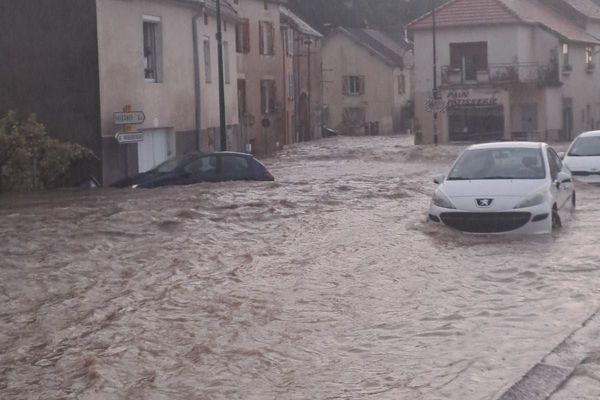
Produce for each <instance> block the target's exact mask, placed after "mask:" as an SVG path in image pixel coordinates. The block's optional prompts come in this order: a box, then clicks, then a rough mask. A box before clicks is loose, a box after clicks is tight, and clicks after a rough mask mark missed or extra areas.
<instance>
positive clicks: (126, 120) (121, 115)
mask: <svg viewBox="0 0 600 400" xmlns="http://www.w3.org/2000/svg"><path fill="white" fill-rule="evenodd" d="M145 120H146V115H145V114H144V112H143V111H130V112H116V113H114V121H115V125H129V124H143V123H144V121H145Z"/></svg>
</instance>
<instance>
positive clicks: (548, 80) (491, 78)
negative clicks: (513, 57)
mask: <svg viewBox="0 0 600 400" xmlns="http://www.w3.org/2000/svg"><path fill="white" fill-rule="evenodd" d="M518 83H535V84H538V85H542V86H554V85H559V84H560V78H559V69H558V63H549V64H546V65H543V64H539V63H520V64H516V63H512V64H488V66H487V68H485V69H475V68H465V69H464V71H463V68H460V67H459V68H455V67H453V66H450V65H446V66H443V67H442V84H443V85H448V86H453V85H478V84H480V85H490V84H491V85H506V84H518Z"/></svg>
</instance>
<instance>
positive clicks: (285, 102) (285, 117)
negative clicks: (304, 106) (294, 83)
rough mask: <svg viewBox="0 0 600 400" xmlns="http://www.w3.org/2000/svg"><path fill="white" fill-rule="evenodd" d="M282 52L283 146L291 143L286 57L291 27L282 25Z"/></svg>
mask: <svg viewBox="0 0 600 400" xmlns="http://www.w3.org/2000/svg"><path fill="white" fill-rule="evenodd" d="M280 29H281V54H283V120H284V124H285V127H284V128H283V132H284V137H283V143H281V145H282V146H283V145H284V144H289V143H288V136H289V132H288V129H289V125H290V123H289V121H288V100H287V98H288V93H287V83H288V79H287V70H286V68H285V67H286V61H287V60H286V57H287V52H286V51H285V45H286V43H289V41H288V40H287V35H289V34H290V29H289V28H288V29H287V30H286V29H285V28H284V27H283V26H281V27H280ZM284 31H285V32H287V35H284V34H283V33H284Z"/></svg>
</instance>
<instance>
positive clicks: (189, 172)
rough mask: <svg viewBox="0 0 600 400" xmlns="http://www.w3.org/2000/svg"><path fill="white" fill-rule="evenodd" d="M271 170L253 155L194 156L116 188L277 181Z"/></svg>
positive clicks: (168, 163) (176, 159)
mask: <svg viewBox="0 0 600 400" xmlns="http://www.w3.org/2000/svg"><path fill="white" fill-rule="evenodd" d="M273 180H275V178H274V177H273V175H271V173H270V172H269V171H268V170H267V168H266V167H265V166H264V165H263V164H261V163H260V162H259V161H258V160H256V159H255V158H254V157H253V156H252V155H250V154H244V153H234V152H217V153H190V154H185V155H181V156H177V157H173V158H170V159H168V160H167V161H165V162H163V163H162V164H160V165H158V166H157V167H154V168H152V169H151V170H150V171H147V172H143V173H141V174H137V175H134V176H132V177H129V178H126V179H123V180H121V181H119V182H116V183H115V184H113V185H112V186H113V187H121V188H123V187H132V188H155V187H161V186H170V185H191V184H194V183H200V182H225V181H273Z"/></svg>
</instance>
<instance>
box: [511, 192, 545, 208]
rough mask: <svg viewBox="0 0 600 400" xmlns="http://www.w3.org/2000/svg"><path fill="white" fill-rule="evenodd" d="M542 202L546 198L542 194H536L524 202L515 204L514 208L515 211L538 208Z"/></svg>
mask: <svg viewBox="0 0 600 400" xmlns="http://www.w3.org/2000/svg"><path fill="white" fill-rule="evenodd" d="M544 201H546V196H545V195H544V193H537V194H534V195H533V196H530V197H528V198H526V199H525V200H523V201H522V202H520V203H519V204H517V205H516V206H515V207H514V208H515V209H516V208H527V207H534V206H539V205H540V204H542V203H543V202H544Z"/></svg>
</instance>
